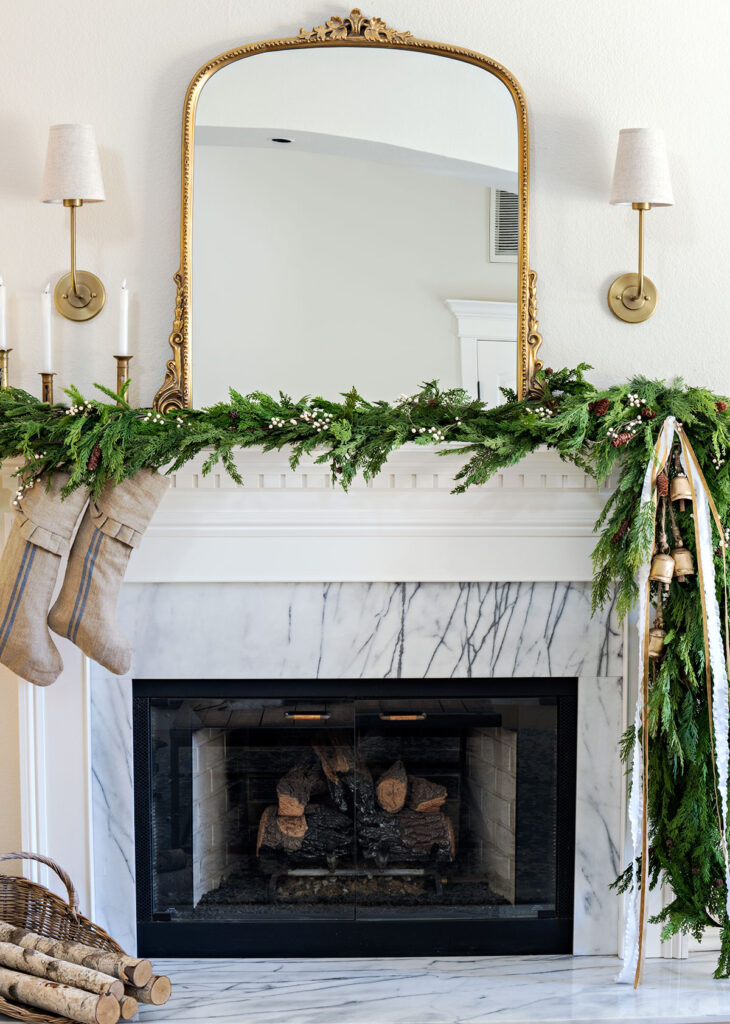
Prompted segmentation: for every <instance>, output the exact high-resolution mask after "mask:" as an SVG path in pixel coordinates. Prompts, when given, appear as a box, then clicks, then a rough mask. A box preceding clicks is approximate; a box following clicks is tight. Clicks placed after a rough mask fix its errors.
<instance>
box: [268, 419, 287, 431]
mask: <svg viewBox="0 0 730 1024" xmlns="http://www.w3.org/2000/svg"><path fill="white" fill-rule="evenodd" d="M285 426H286V420H283V419H281V418H280V417H279V416H272V417H271V420H270V421H269V426H268V428H267V429H268V430H273V429H274V427H285Z"/></svg>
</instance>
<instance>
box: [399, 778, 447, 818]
mask: <svg viewBox="0 0 730 1024" xmlns="http://www.w3.org/2000/svg"><path fill="white" fill-rule="evenodd" d="M409 781H410V784H411V791H410V793H409V795H408V806H409V808H410V809H411V810H412V811H419V812H420V813H421V814H432V813H434V812H435V811H438V810H440V808H441V807H442V806H443V805H444V804H445V803H446V786H441V785H439V783H438V782H431V781H430V780H429V779H421V778H419V777H418V776H416V775H411V776H410V778H409Z"/></svg>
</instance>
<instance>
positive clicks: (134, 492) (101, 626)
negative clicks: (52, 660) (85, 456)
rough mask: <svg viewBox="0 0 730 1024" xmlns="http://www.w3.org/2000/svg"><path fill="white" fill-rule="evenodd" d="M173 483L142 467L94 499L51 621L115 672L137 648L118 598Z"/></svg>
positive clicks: (121, 670)
mask: <svg viewBox="0 0 730 1024" xmlns="http://www.w3.org/2000/svg"><path fill="white" fill-rule="evenodd" d="M169 486H170V484H169V481H168V480H167V479H166V478H165V477H164V476H158V474H157V473H153V472H152V471H151V470H148V469H142V470H140V471H139V472H138V473H135V475H134V476H132V477H129V478H128V479H126V480H123V481H122V482H121V483H120V484H117V486H116V487H115V486H114V485H112V484H108V485H107V486H106V487H105V488H104V490H103V491H102V493H101V495H100V497H99V500H98V501H97V502H93V501H92V502H90V503H89V507H88V509H87V510H86V515H85V516H84V518H83V519H82V521H81V525H80V526H79V529H78V532H77V534H76V539H75V540H74V544H73V547H72V548H71V554H70V555H69V559H68V568H67V569H66V576H65V578H64V581H63V586H62V587H61V593H60V594H59V595H58V599H57V600H56V603H55V604H54V606H53V608H52V609H51V612H50V615H49V616H48V625H49V626H50V627H51V629H52V630H53V631H54V633H58V634H59V636H66V637H68V638H69V640H71V641H72V642H73V643H75V644H76V646H77V647H80V648H81V650H82V651H83V652H84V654H87V655H88V656H89V657H90V658H93V659H94V661H96V662H98V664H99V665H103V666H104V668H106V669H108V670H109V671H110V672H114V673H115V674H116V675H123V674H124V673H125V672H127V671H128V670H129V667H130V664H131V661H132V648H131V645H130V643H129V641H128V640H127V638H126V637H125V636H124V634H123V633H122V631H121V629H120V628H119V624H118V622H117V600H118V598H119V591H120V589H121V586H122V582H123V580H124V574H125V572H126V570H127V562H128V561H129V556H130V555H131V553H132V548H135V547H136V546H137V545H138V544H139V542H140V541H141V539H142V535H143V534H144V532H145V530H146V529H147V526H148V524H149V521H150V519H151V518H152V516H153V515H154V512H155V509H156V508H157V506H158V505H159V503H160V501H161V500H162V496H163V494H164V493H165V491H166V490H167V489H168V487H169Z"/></svg>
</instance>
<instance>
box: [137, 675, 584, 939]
mask: <svg viewBox="0 0 730 1024" xmlns="http://www.w3.org/2000/svg"><path fill="white" fill-rule="evenodd" d="M421 688H422V690H423V691H425V690H426V687H424V686H423V684H421ZM510 688H511V687H506V686H503V689H504V690H505V691H507V690H508V689H510ZM201 689H202V687H201ZM449 689H452V690H453V684H451V685H450V686H449V687H444V692H445V693H447V692H448V690H449ZM262 692H263V688H262ZM567 699H568V698H567V697H566V695H560V694H557V695H556V694H542V695H541V694H537V693H535V694H531V695H522V696H500V695H497V694H495V695H489V696H487V695H485V696H470V695H466V696H462V697H454V696H442V697H435V696H433V694H432V693H430V694H428V695H417V694H408V695H406V696H402V697H396V696H383V697H380V696H377V697H346V696H323V697H320V698H317V697H316V696H311V695H307V696H305V695H301V696H300V695H297V694H292V696H287V697H281V698H278V697H277V698H272V697H261V696H255V695H252V696H243V697H242V696H225V697H205V698H196V697H185V696H172V695H168V696H162V695H158V696H154V697H149V698H145V699H141V698H138V699H137V700H136V701H135V735H136V736H137V732H138V731H139V730H141V731H142V732H143V733H144V735H145V737H146V739H145V742H144V743H142V742H140V743H138V744H136V747H137V752H138V754H140V755H141V757H140V758H138V759H141V760H143V761H146V768H147V772H146V776H144V790H145V794H146V799H142V800H139V799H138V801H137V831H138V835H137V845H138V858H137V863H138V874H140V875H141V879H138V882H139V881H141V883H142V885H141V891H140V893H139V896H140V899H139V901H138V902H139V904H140V907H139V909H140V911H141V914H140V926H141V928H142V932H143V933H145V928H147V927H148V926H149V927H151V928H152V932H148V934H153V933H154V932H155V926H161V927H158V928H157V934H158V935H164V934H167V935H168V937H169V936H170V935H171V934H178V935H179V936H182V935H183V934H193V932H192V931H191V928H194V926H205V927H206V934H207V935H209V936H212V935H215V934H216V926H223V928H224V931H225V933H226V934H228V935H235V934H236V932H235V929H236V926H238V929H239V932H241V933H242V932H243V931H246V932H247V933H248V935H249V941H252V938H253V935H255V933H256V926H265V931H262V932H260V934H261V935H262V936H269V935H274V934H276V929H277V927H278V928H279V934H280V935H282V936H283V935H286V934H287V930H289V935H290V943H291V936H293V935H295V934H298V935H300V936H302V937H305V936H306V934H307V926H309V931H310V937H312V936H315V937H316V936H320V939H321V937H322V936H324V935H326V934H329V935H330V938H331V939H332V940H333V941H334V942H335V943H337V941H338V940H337V936H338V935H339V936H340V940H339V942H340V943H341V944H342V945H343V948H342V949H341V950H340V951H341V952H343V953H344V952H347V951H350V952H355V951H357V952H367V951H368V950H367V947H363V945H362V943H364V942H365V941H366V939H365V935H366V933H368V932H369V933H370V934H371V935H375V934H376V933H378V932H382V933H384V930H385V929H388V928H392V927H394V926H395V927H396V929H400V930H401V931H402V932H403V934H404V935H405V934H407V933H408V932H410V933H411V934H412V935H415V934H417V933H418V932H419V930H420V929H422V928H423V927H427V928H432V929H433V927H434V926H436V932H438V928H439V927H441V926H446V925H448V926H450V927H452V928H453V927H454V926H456V925H458V924H464V923H470V924H471V925H472V926H473V925H474V924H475V923H479V922H481V923H482V924H483V925H484V926H485V927H486V925H488V924H489V925H490V926H491V929H492V930H493V929H494V927H498V926H499V925H500V924H502V925H504V926H506V927H507V931H506V932H505V933H504V936H505V937H506V936H508V935H509V934H510V931H509V927H510V926H512V931H513V933H514V926H515V925H518V924H521V925H522V926H524V925H525V924H529V922H534V923H537V924H538V925H539V923H540V922H555V921H558V920H559V919H561V918H562V919H564V918H565V916H566V898H567V897H566V892H565V891H563V892H562V894H561V877H560V875H561V870H562V875H563V881H565V879H566V856H567V860H568V868H569V870H572V845H571V843H572V821H570V822H569V824H568V825H567V826H566V820H567V819H566V807H568V806H570V807H572V811H568V812H567V813H574V770H573V775H572V780H571V777H570V773H567V776H566V772H565V770H564V764H563V763H562V762H565V753H564V751H562V750H561V734H562V739H563V741H565V733H566V728H568V735H569V734H570V729H569V727H568V726H569V721H570V715H568V716H567V718H566V700H567ZM573 720H574V715H573ZM566 721H567V722H568V726H566ZM573 724H574V721H573ZM568 745H569V746H570V743H569V744H568ZM573 747H574V732H573ZM573 755H574V750H573ZM566 777H567V779H568V782H567V792H566V789H565V785H566V782H565V780H566ZM136 778H137V782H138V783H139V782H140V780H141V778H142V775H141V774H140V766H139V765H138V766H137V772H136ZM561 780H562V789H561ZM138 788H139V787H138ZM566 801H567V804H566ZM571 801H572V803H571ZM568 848H569V849H568ZM568 855H569V856H568ZM570 882H571V886H572V878H571V880H570ZM563 890H565V885H563ZM561 901H562V904H563V905H562V906H560V905H559V904H560V903H561ZM251 926H254V927H253V930H252V929H251ZM358 927H360V928H361V932H358ZM175 929H177V932H175ZM181 929H182V930H181ZM292 929H293V931H292ZM362 929H364V930H362ZM404 929H405V931H404ZM222 934H223V933H222V932H220V927H219V928H218V935H219V936H220V935H222ZM353 936H361V938H358V939H356V940H355V941H354V945H352V941H353V939H352V937H353ZM320 939H317V942H319V941H320ZM391 940H392V936H391ZM322 941H324V940H322ZM317 942H315V945H316V944H317ZM244 944H245V943H244ZM284 945H285V946H286V945H287V944H286V943H284ZM295 945H296V943H295ZM437 946H438V943H437V944H436V946H435V947H434V950H433V951H434V952H437V948H436V947H437ZM236 948H237V949H238V951H239V953H240V952H241V946H240V944H238V945H236ZM247 948H248V947H247ZM287 948H289V947H288V946H287ZM410 948H415V947H412V946H411V947H410ZM155 951H156V952H158V953H159V952H172V951H177V952H180V949H178V948H177V947H176V948H175V950H171V949H170V948H169V947H164V948H161V949H156V950H155ZM554 951H557V950H554ZM190 952H193V950H190ZM250 952H251V953H253V952H254V950H253V947H252V948H251V950H250ZM372 952H373V954H376V953H377V949H376V950H373V951H372ZM404 952H406V950H404Z"/></svg>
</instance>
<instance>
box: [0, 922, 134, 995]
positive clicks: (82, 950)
mask: <svg viewBox="0 0 730 1024" xmlns="http://www.w3.org/2000/svg"><path fill="white" fill-rule="evenodd" d="M0 942H14V943H15V945H16V946H22V947H23V948H24V949H37V950H38V951H39V952H40V953H46V954H47V955H48V956H54V957H56V959H57V960H68V962H69V963H72V964H79V965H80V966H81V967H88V968H90V969H91V970H92V971H101V973H102V974H111V976H112V977H113V978H118V979H119V980H120V981H123V982H124V983H125V984H132V985H139V986H140V987H141V986H143V985H146V984H147V982H148V981H149V980H150V978H151V977H152V964H151V963H150V962H149V960H138V959H137V958H136V957H133V956H126V955H125V954H124V953H112V952H109V951H108V950H104V949H95V948H94V947H93V946H85V945H83V944H82V943H81V942H64V941H63V940H61V939H46V938H44V937H43V936H42V935H36V934H35V932H30V931H28V930H27V929H25V928H14V927H13V926H12V925H11V924H7V923H6V922H5V921H0Z"/></svg>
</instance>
